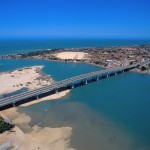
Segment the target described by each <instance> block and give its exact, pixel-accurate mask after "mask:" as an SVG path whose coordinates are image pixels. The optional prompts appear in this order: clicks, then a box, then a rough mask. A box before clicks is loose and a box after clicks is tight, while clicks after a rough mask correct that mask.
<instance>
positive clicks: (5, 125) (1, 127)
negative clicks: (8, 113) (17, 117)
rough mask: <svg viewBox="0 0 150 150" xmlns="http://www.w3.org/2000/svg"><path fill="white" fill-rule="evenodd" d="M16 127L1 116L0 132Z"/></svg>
mask: <svg viewBox="0 0 150 150" xmlns="http://www.w3.org/2000/svg"><path fill="white" fill-rule="evenodd" d="M13 127H14V125H12V124H9V123H7V122H5V120H4V119H3V118H2V117H1V116H0V134H1V133H3V132H5V131H9V130H11V129H12V128H13Z"/></svg>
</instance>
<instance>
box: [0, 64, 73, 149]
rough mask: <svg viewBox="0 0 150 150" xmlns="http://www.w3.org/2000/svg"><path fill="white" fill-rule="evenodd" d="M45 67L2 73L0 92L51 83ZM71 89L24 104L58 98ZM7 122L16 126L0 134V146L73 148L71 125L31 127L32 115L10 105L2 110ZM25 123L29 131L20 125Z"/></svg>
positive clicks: (13, 147) (31, 88)
mask: <svg viewBox="0 0 150 150" xmlns="http://www.w3.org/2000/svg"><path fill="white" fill-rule="evenodd" d="M42 68H43V66H32V67H26V68H22V69H18V70H15V71H10V72H2V73H0V80H1V81H2V82H1V83H0V89H1V91H0V95H4V94H7V93H10V92H14V91H17V90H20V89H22V88H25V87H26V88H28V90H34V89H37V88H40V87H42V86H46V85H50V84H51V83H52V82H54V81H53V80H52V78H51V77H50V76H47V75H44V74H43V73H42V71H41V69H42ZM68 92H69V90H68V91H63V92H60V93H57V94H54V95H50V96H47V97H45V98H42V99H39V100H38V101H32V102H30V103H26V104H24V105H22V106H23V107H26V106H28V105H32V104H35V103H38V102H41V101H45V100H52V99H58V98H60V97H63V96H65V95H66V94H67V93H68ZM0 116H2V117H3V118H4V119H5V121H6V122H9V123H10V124H14V125H15V127H14V128H13V129H11V131H6V132H4V133H2V134H0V149H15V150H27V149H35V150H73V148H71V146H70V138H71V134H72V128H71V127H62V128H50V127H45V128H41V127H39V126H38V125H35V126H33V127H30V126H29V124H28V123H29V122H30V121H31V118H30V117H29V116H27V115H26V114H25V113H20V112H18V109H17V108H11V109H8V110H4V111H1V112H0ZM20 126H22V127H23V128H25V129H26V130H27V131H28V132H27V133H25V132H23V130H21V129H20V128H19V127H20Z"/></svg>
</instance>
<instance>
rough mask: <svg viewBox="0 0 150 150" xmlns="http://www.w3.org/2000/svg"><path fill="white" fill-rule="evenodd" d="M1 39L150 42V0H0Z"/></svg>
mask: <svg viewBox="0 0 150 150" xmlns="http://www.w3.org/2000/svg"><path fill="white" fill-rule="evenodd" d="M0 38H148V39H150V0H0Z"/></svg>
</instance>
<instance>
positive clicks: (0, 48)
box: [0, 39, 150, 54]
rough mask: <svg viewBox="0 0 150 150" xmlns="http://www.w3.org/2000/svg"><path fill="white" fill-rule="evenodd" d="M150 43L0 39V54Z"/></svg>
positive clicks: (133, 41)
mask: <svg viewBox="0 0 150 150" xmlns="http://www.w3.org/2000/svg"><path fill="white" fill-rule="evenodd" d="M139 44H150V40H133V39H132V40H128V39H125V40H123V39H122V40H121V39H43V40H41V39H39V40H38V39H37V40H34V39H33V40H31V39H30V40H23V39H22V40H21V39H20V40H2V39H1V40H0V54H10V53H24V52H29V51H35V50H41V49H50V48H79V47H97V46H126V45H139Z"/></svg>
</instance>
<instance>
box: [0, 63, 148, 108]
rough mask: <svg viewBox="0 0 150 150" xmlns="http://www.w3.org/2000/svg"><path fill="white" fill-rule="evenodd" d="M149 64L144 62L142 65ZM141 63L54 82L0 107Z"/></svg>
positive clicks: (4, 100)
mask: <svg viewBox="0 0 150 150" xmlns="http://www.w3.org/2000/svg"><path fill="white" fill-rule="evenodd" d="M148 62H149V61H148ZM144 63H147V61H146V62H143V63H142V64H144ZM139 65H140V63H137V64H133V65H129V66H122V67H119V68H115V69H105V70H100V71H95V72H91V73H86V74H82V75H79V76H75V77H72V78H68V79H65V80H62V81H58V82H54V83H52V84H51V85H49V86H45V87H42V88H39V89H36V90H33V91H28V92H24V93H20V94H16V95H13V96H10V97H6V98H3V99H0V107H2V106H6V105H8V104H13V103H16V102H18V101H21V100H24V99H27V98H30V97H33V96H38V95H41V94H44V93H47V92H50V91H52V90H56V91H57V89H59V88H62V87H66V86H68V85H73V84H74V83H80V82H82V81H86V80H90V79H92V78H98V77H101V76H103V75H105V76H106V75H110V74H111V73H118V72H119V71H124V70H127V69H129V70H131V69H133V68H136V67H137V66H139Z"/></svg>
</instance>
